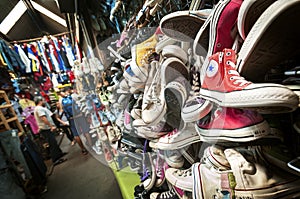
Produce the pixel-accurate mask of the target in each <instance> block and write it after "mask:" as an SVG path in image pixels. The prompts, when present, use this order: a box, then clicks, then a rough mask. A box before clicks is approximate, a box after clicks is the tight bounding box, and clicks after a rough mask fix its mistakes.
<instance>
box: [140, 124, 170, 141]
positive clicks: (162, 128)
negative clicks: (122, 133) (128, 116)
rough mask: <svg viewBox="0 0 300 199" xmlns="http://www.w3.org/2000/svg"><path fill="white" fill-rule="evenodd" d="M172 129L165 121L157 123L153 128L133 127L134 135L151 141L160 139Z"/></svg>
mask: <svg viewBox="0 0 300 199" xmlns="http://www.w3.org/2000/svg"><path fill="white" fill-rule="evenodd" d="M173 129H174V128H173V127H172V126H170V125H169V124H168V123H166V122H165V121H161V122H159V123H158V124H157V125H154V126H138V127H135V133H136V134H137V135H138V136H139V137H142V138H145V139H148V140H153V139H157V138H160V137H161V136H163V135H166V134H167V133H169V132H170V131H172V130H173Z"/></svg>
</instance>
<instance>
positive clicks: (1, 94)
mask: <svg viewBox="0 0 300 199" xmlns="http://www.w3.org/2000/svg"><path fill="white" fill-rule="evenodd" d="M0 98H3V99H4V100H5V102H6V104H5V105H1V106H0V109H4V108H9V110H10V112H11V114H12V117H10V118H6V117H5V116H4V115H3V113H2V111H1V110H0V125H1V126H2V127H1V131H8V130H11V129H13V127H14V128H16V127H17V128H18V129H17V131H18V132H19V135H21V134H22V132H24V129H23V127H22V125H21V123H20V121H19V120H18V116H17V114H16V112H15V110H14V109H13V107H12V104H11V103H10V100H9V99H8V97H7V95H6V93H5V91H3V90H0ZM12 122H13V124H14V126H12Z"/></svg>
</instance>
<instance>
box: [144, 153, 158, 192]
mask: <svg viewBox="0 0 300 199" xmlns="http://www.w3.org/2000/svg"><path fill="white" fill-rule="evenodd" d="M141 182H142V183H143V185H144V188H145V190H148V191H149V190H150V189H152V187H153V186H154V185H155V182H156V173H155V166H154V163H153V160H152V156H151V154H150V153H149V152H147V153H144V154H143V176H142V177H141Z"/></svg>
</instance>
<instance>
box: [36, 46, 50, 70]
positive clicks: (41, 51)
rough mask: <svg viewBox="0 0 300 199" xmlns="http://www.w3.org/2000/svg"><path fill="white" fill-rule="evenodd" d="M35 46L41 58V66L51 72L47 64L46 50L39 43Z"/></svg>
mask: <svg viewBox="0 0 300 199" xmlns="http://www.w3.org/2000/svg"><path fill="white" fill-rule="evenodd" d="M36 45H37V46H36V47H37V49H38V54H39V56H40V58H41V61H42V63H43V65H44V66H45V67H46V69H47V71H48V72H51V70H52V69H51V67H50V64H49V62H48V58H47V56H46V52H45V51H46V49H45V47H44V45H42V43H41V42H40V41H38V42H36Z"/></svg>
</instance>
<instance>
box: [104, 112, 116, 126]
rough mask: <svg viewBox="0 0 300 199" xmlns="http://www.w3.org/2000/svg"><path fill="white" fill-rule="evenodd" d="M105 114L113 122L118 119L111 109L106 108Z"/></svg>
mask: <svg viewBox="0 0 300 199" xmlns="http://www.w3.org/2000/svg"><path fill="white" fill-rule="evenodd" d="M104 114H105V116H106V117H107V119H108V120H109V121H110V122H111V123H114V122H115V121H116V116H115V115H114V114H113V113H112V112H111V111H108V110H106V111H105V112H104Z"/></svg>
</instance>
